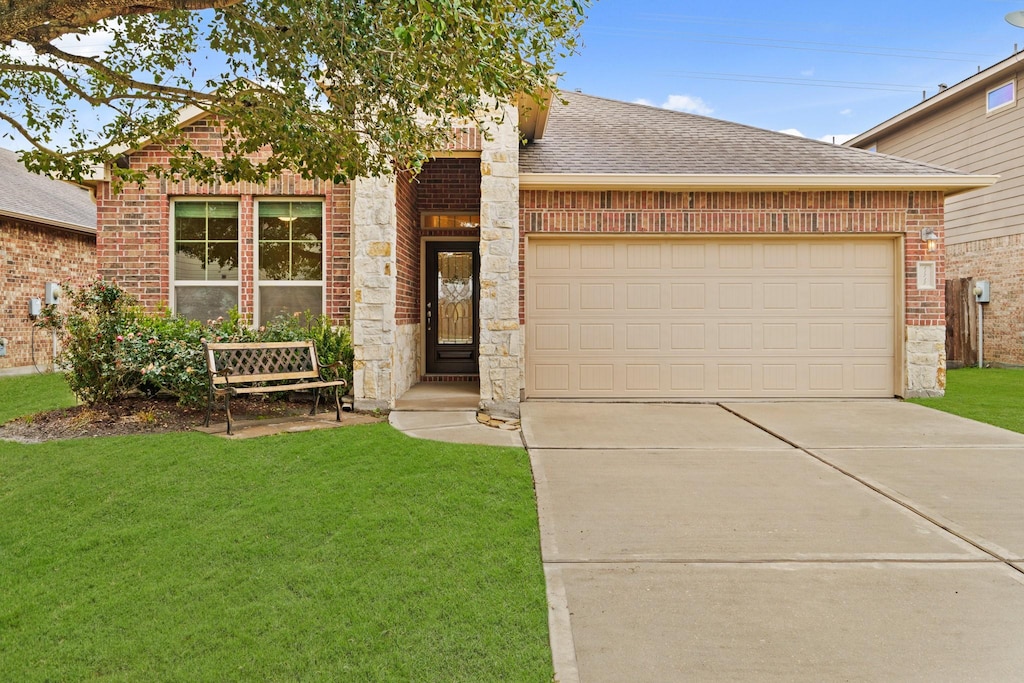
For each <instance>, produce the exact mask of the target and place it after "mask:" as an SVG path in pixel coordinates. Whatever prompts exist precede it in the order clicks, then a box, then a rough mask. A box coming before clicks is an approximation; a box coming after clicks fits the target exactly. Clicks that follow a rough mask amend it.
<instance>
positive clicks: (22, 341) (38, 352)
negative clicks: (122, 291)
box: [0, 218, 96, 370]
mask: <svg viewBox="0 0 1024 683" xmlns="http://www.w3.org/2000/svg"><path fill="white" fill-rule="evenodd" d="M95 275H96V237H95V236H94V235H87V234H83V233H78V232H71V231H68V230H61V229H57V228H53V227H48V226H43V225H38V224H35V223H28V222H24V221H16V220H13V219H9V218H0V337H4V338H6V339H7V355H6V356H0V370H4V369H8V368H19V367H26V366H31V365H32V363H33V353H32V352H33V345H32V336H33V335H32V331H33V330H32V321H31V320H30V319H29V317H28V300H29V299H30V298H32V297H37V298H39V299H42V298H43V295H44V293H45V286H46V283H47V282H70V283H71V284H73V285H74V286H76V287H81V286H82V285H84V284H86V283H87V282H88V281H89V280H90V279H92V278H93V277H95ZM34 348H35V363H36V365H37V366H38V367H39V368H40V369H42V368H44V367H45V366H47V365H49V364H50V363H51V362H52V361H53V342H52V339H51V336H50V334H49V332H46V331H40V330H36V334H35V347H34Z"/></svg>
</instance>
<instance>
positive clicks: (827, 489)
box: [522, 401, 1024, 683]
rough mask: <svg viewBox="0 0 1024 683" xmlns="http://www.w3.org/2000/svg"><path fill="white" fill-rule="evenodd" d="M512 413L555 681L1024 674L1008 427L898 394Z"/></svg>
mask: <svg viewBox="0 0 1024 683" xmlns="http://www.w3.org/2000/svg"><path fill="white" fill-rule="evenodd" d="M522 412H523V435H524V439H525V441H526V444H527V446H528V448H529V451H530V457H531V462H532V464H533V469H534V478H535V481H536V486H537V497H538V508H539V511H540V524H541V550H542V556H543V560H544V568H545V575H546V578H547V582H548V594H549V596H548V597H549V603H550V608H551V612H550V625H551V640H552V651H553V654H554V659H555V669H556V679H557V680H558V681H560V683H569V682H571V681H583V682H584V683H599V682H602V681H679V680H730V681H737V680H738V681H772V680H777V681H823V680H869V681H874V680H900V681H905V680H920V681H962V680H984V681H1009V680H1024V573H1022V572H1024V505H1022V500H1021V498H1022V496H1024V435H1021V434H1016V433H1012V432H1007V431H1004V430H1000V429H997V428H995V427H990V426H988V425H982V424H979V423H976V422H973V421H970V420H965V419H962V418H958V417H955V416H951V415H947V414H944V413H939V412H936V411H932V410H929V409H926V408H921V407H919V406H915V405H912V404H905V403H900V402H896V401H849V402H835V401H834V402H806V403H804V402H789V403H730V404H722V405H692V404H690V405H680V404H673V405H665V404H600V403H577V404H569V403H543V402H528V403H525V404H523V406H522Z"/></svg>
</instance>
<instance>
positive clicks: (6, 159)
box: [0, 148, 96, 234]
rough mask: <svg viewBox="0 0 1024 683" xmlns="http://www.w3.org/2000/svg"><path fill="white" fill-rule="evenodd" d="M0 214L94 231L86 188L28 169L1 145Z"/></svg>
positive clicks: (92, 206) (91, 204) (92, 208)
mask: <svg viewBox="0 0 1024 683" xmlns="http://www.w3.org/2000/svg"><path fill="white" fill-rule="evenodd" d="M0 216H7V217H10V218H18V219H22V220H27V221H32V222H34V223H43V224H45V225H52V226H54V227H58V228H65V229H69V230H76V231H78V232H87V233H93V234H95V232H96V204H95V203H94V202H93V200H92V196H91V194H90V193H89V190H87V189H85V188H82V187H79V186H77V185H72V184H71V183H65V182H63V181H60V180H52V179H50V178H46V177H44V176H41V175H36V174H35V173H29V172H28V171H27V170H25V167H24V166H22V165H21V164H20V163H18V155H17V153H15V152H12V151H10V150H8V149H2V148H0Z"/></svg>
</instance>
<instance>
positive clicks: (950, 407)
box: [911, 368, 1024, 433]
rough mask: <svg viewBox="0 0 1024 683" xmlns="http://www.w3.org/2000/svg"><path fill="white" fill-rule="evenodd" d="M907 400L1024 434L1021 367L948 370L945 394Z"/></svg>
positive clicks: (1023, 390)
mask: <svg viewBox="0 0 1024 683" xmlns="http://www.w3.org/2000/svg"><path fill="white" fill-rule="evenodd" d="M911 402H913V403H918V404H920V405H923V406H928V407H929V408H935V409H936V410H942V411H945V412H947V413H953V414H954V415H960V416H962V417H969V418H971V419H972V420H977V421H979V422H987V423H988V424H992V425H995V426H997V427H1003V428H1004V429H1010V430H1013V431H1015V432H1021V433H1024V370H1014V369H998V368H962V369H960V370H950V371H949V373H947V375H946V395H945V396H943V397H941V398H917V399H911Z"/></svg>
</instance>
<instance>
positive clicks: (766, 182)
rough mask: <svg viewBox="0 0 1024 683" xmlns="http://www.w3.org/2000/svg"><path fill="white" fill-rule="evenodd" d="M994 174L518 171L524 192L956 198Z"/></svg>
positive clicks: (984, 183)
mask: <svg viewBox="0 0 1024 683" xmlns="http://www.w3.org/2000/svg"><path fill="white" fill-rule="evenodd" d="M997 180H999V176H996V175H934V176H928V175H879V176H869V175H756V174H752V175H697V174H695V175H677V174H654V173H647V174H610V173H573V174H569V173H564V174H563V173H520V174H519V188H520V189H522V190H546V189H595V190H597V189H600V190H684V189H690V190H717V191H723V192H724V191H730V190H739V191H754V190H942V191H943V192H945V193H946V194H947V195H953V194H959V193H961V192H966V191H968V190H975V189H978V188H982V187H988V186H989V185H992V184H993V183H995V182H996V181H997Z"/></svg>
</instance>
